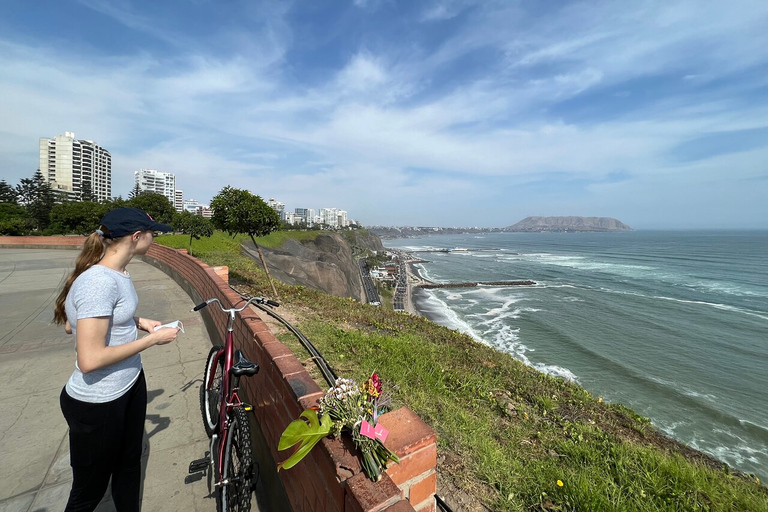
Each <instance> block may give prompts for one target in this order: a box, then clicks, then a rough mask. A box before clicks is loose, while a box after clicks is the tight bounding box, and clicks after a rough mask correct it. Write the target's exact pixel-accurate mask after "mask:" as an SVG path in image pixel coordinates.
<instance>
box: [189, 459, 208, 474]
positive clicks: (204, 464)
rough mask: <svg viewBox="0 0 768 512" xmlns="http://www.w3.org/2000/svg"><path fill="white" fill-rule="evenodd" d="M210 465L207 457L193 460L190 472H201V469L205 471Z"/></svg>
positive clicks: (190, 464)
mask: <svg viewBox="0 0 768 512" xmlns="http://www.w3.org/2000/svg"><path fill="white" fill-rule="evenodd" d="M209 465H210V460H208V459H207V458H204V459H197V460H193V461H192V462H190V463H189V472H190V473H199V472H201V471H205V470H206V469H208V466H209Z"/></svg>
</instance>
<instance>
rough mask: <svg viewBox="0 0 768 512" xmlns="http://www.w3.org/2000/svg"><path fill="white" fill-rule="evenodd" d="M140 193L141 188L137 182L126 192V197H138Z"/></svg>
mask: <svg viewBox="0 0 768 512" xmlns="http://www.w3.org/2000/svg"><path fill="white" fill-rule="evenodd" d="M141 194H142V192H141V189H140V188H139V184H138V183H136V184H135V185H134V186H133V188H132V189H131V191H130V192H128V199H133V198H134V197H139V196H140V195H141Z"/></svg>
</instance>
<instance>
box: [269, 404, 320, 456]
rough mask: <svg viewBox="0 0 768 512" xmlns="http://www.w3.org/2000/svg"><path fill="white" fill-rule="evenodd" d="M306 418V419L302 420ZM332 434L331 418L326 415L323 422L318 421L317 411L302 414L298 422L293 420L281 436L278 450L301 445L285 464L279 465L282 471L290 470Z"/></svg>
mask: <svg viewBox="0 0 768 512" xmlns="http://www.w3.org/2000/svg"><path fill="white" fill-rule="evenodd" d="M302 418H305V419H302ZM330 432H331V418H330V417H329V416H328V415H327V414H326V415H324V416H323V419H322V420H318V417H317V411H315V410H313V409H307V410H306V411H304V412H302V413H301V416H300V417H299V419H297V420H293V421H292V422H291V423H290V425H288V427H287V428H286V429H285V431H284V432H283V435H282V436H280V442H279V443H278V445H277V449H278V450H285V449H288V448H290V447H291V446H294V445H296V444H299V443H300V444H299V446H298V447H297V448H296V451H294V452H293V454H292V455H291V456H290V457H288V458H287V459H286V460H284V461H283V462H281V463H279V464H278V465H277V469H278V471H279V470H280V469H290V468H292V467H293V466H295V465H296V464H298V462H299V461H300V460H301V459H303V458H304V457H305V456H306V455H307V454H308V453H309V452H310V451H311V450H312V448H313V447H314V446H315V445H316V444H317V443H318V442H319V441H320V440H321V439H322V438H324V437H325V436H327V435H328V434H329V433H330Z"/></svg>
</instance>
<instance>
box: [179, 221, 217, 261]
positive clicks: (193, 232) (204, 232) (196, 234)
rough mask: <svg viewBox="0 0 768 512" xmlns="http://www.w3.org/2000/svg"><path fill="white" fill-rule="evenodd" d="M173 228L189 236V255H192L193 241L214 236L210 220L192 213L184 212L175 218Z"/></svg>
mask: <svg viewBox="0 0 768 512" xmlns="http://www.w3.org/2000/svg"><path fill="white" fill-rule="evenodd" d="M173 228H174V229H176V230H178V231H181V232H182V233H184V234H187V235H189V249H187V250H188V252H189V254H192V239H193V238H194V239H195V240H200V238H201V237H209V236H211V235H213V223H212V222H211V221H210V219H206V218H205V217H201V216H199V215H195V214H194V213H192V212H188V211H183V212H181V213H177V214H176V215H174V216H173Z"/></svg>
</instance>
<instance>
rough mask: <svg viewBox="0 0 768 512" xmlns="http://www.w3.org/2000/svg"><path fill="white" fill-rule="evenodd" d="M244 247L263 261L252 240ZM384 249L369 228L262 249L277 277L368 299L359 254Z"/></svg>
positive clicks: (288, 242)
mask: <svg viewBox="0 0 768 512" xmlns="http://www.w3.org/2000/svg"><path fill="white" fill-rule="evenodd" d="M243 250H244V252H245V253H246V254H247V255H248V256H250V257H251V258H253V259H254V260H256V261H257V262H259V264H261V263H260V260H259V256H258V254H257V252H256V250H255V249H254V247H253V244H252V243H250V242H247V243H245V244H243ZM384 250H385V249H384V246H383V245H382V244H381V240H380V239H379V238H378V237H377V236H376V235H373V234H371V233H368V232H366V231H349V232H344V234H343V235H342V234H339V233H319V234H318V235H317V237H315V238H314V239H313V240H301V241H300V240H296V239H292V238H289V239H287V240H286V241H285V242H284V243H283V244H282V245H281V246H280V247H278V248H277V249H269V248H266V247H262V248H261V252H262V253H263V254H264V259H265V260H266V262H267V268H268V269H269V273H270V274H271V275H272V277H273V278H274V279H277V280H279V281H282V282H284V283H288V284H292V285H301V286H306V287H308V288H314V289H316V290H320V291H323V292H325V293H328V294H330V295H336V296H338V297H352V298H354V299H356V300H359V301H363V300H364V299H363V289H362V281H361V278H360V267H359V266H358V263H357V257H358V256H364V255H365V254H366V253H368V254H370V252H376V251H384Z"/></svg>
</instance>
